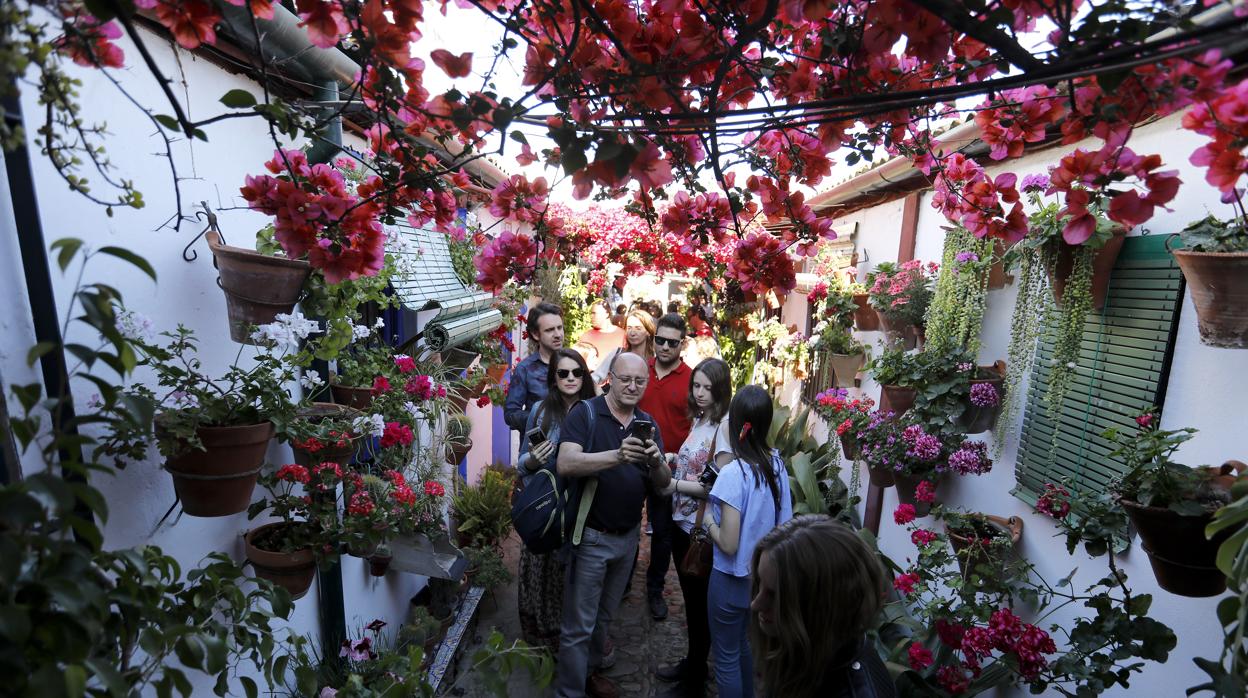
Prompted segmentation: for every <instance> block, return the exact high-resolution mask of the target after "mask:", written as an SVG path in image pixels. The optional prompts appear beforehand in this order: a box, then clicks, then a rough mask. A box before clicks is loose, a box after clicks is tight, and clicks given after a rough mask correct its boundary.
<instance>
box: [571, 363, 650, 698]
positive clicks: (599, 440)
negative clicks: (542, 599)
mask: <svg viewBox="0 0 1248 698" xmlns="http://www.w3.org/2000/svg"><path fill="white" fill-rule="evenodd" d="M608 375H609V376H610V378H611V392H609V393H607V394H606V395H600V396H598V397H595V398H591V399H589V400H584V401H582V402H580V403H577V405H576V406H575V407H573V408H572V411H571V412H570V413H569V414H568V417H567V419H566V420H564V423H563V433H562V436H561V443H560V444H559V457H558V459H557V461H556V465H557V468H558V471H559V475H561V476H563V477H566V478H584V480H582V483H583V484H588V481H589V478H595V479H596V480H597V485H596V488H597V489H596V491H595V492H594V495H593V499H592V503H591V505H590V507H589V513H588V516H587V517H586V519H585V528H584V531H583V533H582V535H581V540H580V542H579V544H578V545H574V546H573V547H572V552H571V558H570V560H569V562H568V565H569V570H568V577H567V583H566V584H565V586H564V590H563V627H562V628H561V629H560V637H559V662H558V674H557V676H556V679H555V695H557V696H560V697H561V698H570V697H579V696H584V695H591V696H603V697H608V698H609V697H612V696H617V695H619V692H618V689H617V688H616V687H615V684H614V683H612V682H611V681H610V680H609V679H607V677H606V676H604V675H602V673H600V672H599V671H597V670H598V669H600V668H603V653H604V649H605V647H606V640H607V635H608V633H609V631H610V628H611V619H612V618H613V617H614V616H615V612H616V610H617V609H618V608H619V606H620V599H621V598H623V596H624V587H625V586H626V585H627V583H628V577H629V574H630V572H631V571H632V565H633V557H634V553H635V551H636V550H637V540H638V536H639V532H640V528H641V506H642V504H643V503H644V502H645V499H646V495H647V493H648V492H657V491H660V490H663V489H664V488H666V487H667V485H668V483H670V482H671V480H672V473H671V470H669V469H668V467H667V461H666V459H665V458H664V456H663V437H662V433H661V432H660V431H657V430H655V429H654V421H653V419H652V418H651V416H650V415H648V414H646V413H645V412H644V411H642V410H641V409H639V408H638V407H637V403H639V402H640V401H641V396H642V395H643V394H644V393H645V392H646V384H647V383H648V382H649V380H650V377H649V371H648V368H647V366H646V362H645V360H644V359H642V358H641V357H640V356H637V355H636V354H631V353H627V352H625V353H621V354H617V355H616V356H615V358H614V359H613V360H612V362H611V365H610V368H609V371H608ZM591 411H592V413H593V418H592V420H591V418H590V413H591ZM591 424H592V429H591ZM647 431H648V432H650V436H651V438H650V439H643V438H639V437H638V436H635V435H634V434H637V433H640V434H643V435H644V432H647ZM583 489H584V487H582V490H583ZM568 511H569V512H570V513H572V514H573V515H575V511H576V507H570V508H569V509H568ZM591 669H593V670H594V671H593V672H592V673H591V671H590V670H591Z"/></svg>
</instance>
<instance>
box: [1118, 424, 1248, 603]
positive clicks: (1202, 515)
mask: <svg viewBox="0 0 1248 698" xmlns="http://www.w3.org/2000/svg"><path fill="white" fill-rule="evenodd" d="M1135 421H1136V425H1137V428H1136V429H1135V433H1134V434H1132V435H1130V436H1127V435H1124V434H1122V433H1120V432H1119V430H1117V429H1107V430H1106V431H1105V432H1104V433H1103V436H1104V437H1105V438H1106V439H1109V440H1110V441H1112V442H1113V443H1114V444H1115V445H1116V448H1115V449H1114V451H1113V452H1112V453H1111V454H1110V457H1112V458H1119V459H1121V460H1122V461H1123V463H1124V464H1125V465H1126V473H1124V474H1123V476H1122V477H1121V478H1120V479H1119V480H1118V481H1117V482H1116V483H1115V484H1114V485H1113V489H1114V492H1115V493H1116V494H1117V496H1118V501H1119V502H1121V503H1122V506H1123V508H1124V509H1125V510H1126V512H1127V516H1128V517H1130V519H1131V523H1132V525H1133V526H1134V528H1135V530H1136V532H1137V533H1139V535H1140V542H1141V545H1142V546H1143V548H1144V551H1145V552H1146V553H1148V559H1149V562H1150V563H1151V564H1152V567H1153V574H1154V576H1156V577H1157V583H1158V584H1159V585H1160V586H1161V588H1163V589H1165V590H1166V591H1169V592H1171V593H1174V594H1179V595H1181V596H1197V597H1199V596H1214V595H1217V594H1220V593H1222V591H1223V590H1225V589H1226V577H1225V576H1224V575H1223V574H1222V572H1221V571H1220V570H1218V568H1217V566H1216V564H1215V562H1216V557H1217V548H1218V545H1220V544H1221V542H1222V541H1223V540H1224V539H1226V538H1228V537H1229V536H1230V535H1231V533H1233V531H1232V530H1229V529H1228V530H1223V531H1221V532H1220V533H1219V535H1217V536H1215V537H1214V538H1213V539H1207V538H1206V537H1205V527H1206V526H1207V525H1208V524H1209V522H1210V521H1212V519H1213V514H1214V512H1216V511H1217V510H1218V509H1219V508H1221V507H1222V506H1224V505H1226V504H1228V503H1229V502H1230V499H1231V497H1230V490H1229V485H1228V483H1227V482H1226V479H1227V478H1225V477H1223V476H1222V475H1223V474H1222V473H1221V472H1220V471H1217V470H1214V469H1212V468H1206V467H1201V468H1192V467H1189V466H1187V465H1183V464H1181V463H1176V462H1174V461H1173V460H1171V458H1172V456H1173V455H1174V452H1175V451H1176V450H1177V449H1178V448H1179V446H1181V445H1182V444H1183V443H1184V442H1185V441H1187V440H1189V439H1191V438H1192V435H1193V434H1195V433H1196V430H1195V429H1191V428H1184V429H1176V430H1164V429H1161V425H1160V421H1161V420H1160V417H1159V415H1158V414H1157V412H1156V410H1149V411H1147V412H1145V413H1144V414H1141V415H1140V416H1138V417H1136V418H1135Z"/></svg>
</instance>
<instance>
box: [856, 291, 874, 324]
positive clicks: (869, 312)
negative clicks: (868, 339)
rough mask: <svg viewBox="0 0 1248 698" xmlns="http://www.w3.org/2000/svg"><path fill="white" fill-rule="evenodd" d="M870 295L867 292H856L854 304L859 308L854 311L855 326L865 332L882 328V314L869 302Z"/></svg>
mask: <svg viewBox="0 0 1248 698" xmlns="http://www.w3.org/2000/svg"><path fill="white" fill-rule="evenodd" d="M869 298H870V295H868V294H866V293H855V294H854V304H855V305H857V306H858V309H857V310H855V311H854V327H857V328H858V329H859V330H862V331H863V332H875V331H876V330H878V329H880V315H879V313H877V312H875V308H872V307H871V303H870V302H869V300H868V299H869Z"/></svg>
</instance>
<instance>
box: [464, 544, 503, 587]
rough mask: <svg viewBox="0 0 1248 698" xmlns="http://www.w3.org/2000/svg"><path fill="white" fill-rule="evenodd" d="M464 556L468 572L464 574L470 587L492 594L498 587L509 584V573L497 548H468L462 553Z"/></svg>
mask: <svg viewBox="0 0 1248 698" xmlns="http://www.w3.org/2000/svg"><path fill="white" fill-rule="evenodd" d="M464 555H465V557H467V558H468V571H467V572H466V573H465V574H467V575H468V577H469V580H470V581H469V584H470V585H472V586H479V587H481V588H483V589H485V590H486V591H487V592H493V591H494V590H495V589H497V588H498V587H501V586H503V585H504V584H510V583H511V581H512V576H511V572H510V571H509V570H508V569H507V564H506V562H505V561H504V560H503V554H502V552H500V551H499V550H498V549H497V548H494V547H489V546H487V547H484V548H476V547H470V548H468V549H467V550H465V551H464Z"/></svg>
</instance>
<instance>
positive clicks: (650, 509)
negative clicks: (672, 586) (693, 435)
mask: <svg viewBox="0 0 1248 698" xmlns="http://www.w3.org/2000/svg"><path fill="white" fill-rule="evenodd" d="M687 331H688V328H687V326H686V324H685V319H684V318H683V317H681V316H680V315H679V314H677V313H668V314H667V315H664V316H663V317H661V318H659V323H658V328H657V329H656V330H655V332H654V359H653V360H651V361H650V382H649V383H648V384H647V385H646V392H645V394H644V395H643V396H642V397H641V403H640V406H641V409H643V410H645V411H647V412H649V413H650V414H652V415H654V419H655V423H657V424H658V425H659V433H660V434H662V436H663V443H664V444H666V445H667V450H669V451H671V452H672V453H675V452H676V451H679V450H680V447H681V444H683V443H685V439H687V438H689V430H690V429H691V428H692V426H693V425H692V422H691V421H690V420H689V380H690V379H691V378H692V377H693V369H692V368H690V367H689V366H688V365H687V364H685V362H684V361H682V360H681V357H680V354H681V351H683V350H684V348H685V337H686V334H687ZM646 518H647V520H649V521H650V527H651V529H652V530H651V533H650V567H649V569H647V570H646V601H647V606H648V607H649V609H650V617H651V618H653V619H655V620H663V619H664V618H667V602H666V601H664V600H663V585H664V583H665V582H666V581H667V568H668V567H669V566H670V565H671V562H672V525H673V524H672V498H671V495H668V496H663V495H661V494H658V493H654V494H651V495H650V496H649V498H647V499H646Z"/></svg>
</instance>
